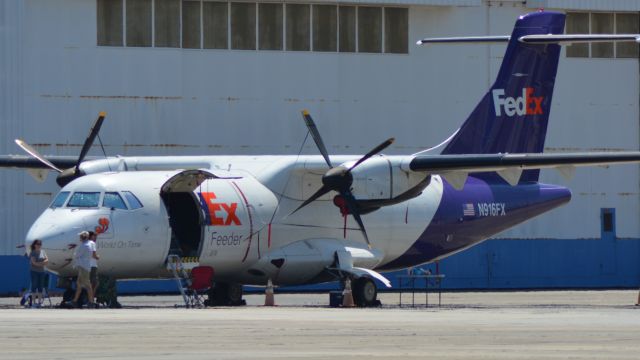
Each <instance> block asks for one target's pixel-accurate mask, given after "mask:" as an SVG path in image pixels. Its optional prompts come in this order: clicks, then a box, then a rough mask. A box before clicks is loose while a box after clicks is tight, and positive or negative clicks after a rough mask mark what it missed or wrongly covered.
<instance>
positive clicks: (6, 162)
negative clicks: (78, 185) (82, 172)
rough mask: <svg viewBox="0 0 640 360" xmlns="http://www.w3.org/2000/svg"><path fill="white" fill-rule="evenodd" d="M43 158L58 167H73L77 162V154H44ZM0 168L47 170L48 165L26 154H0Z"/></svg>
mask: <svg viewBox="0 0 640 360" xmlns="http://www.w3.org/2000/svg"><path fill="white" fill-rule="evenodd" d="M44 158H45V159H47V160H49V161H50V162H51V163H52V164H53V165H55V166H56V167H58V168H60V169H68V168H71V167H74V166H76V163H77V162H78V157H77V156H44ZM0 168H16V169H47V170H49V166H47V165H46V164H44V163H42V162H41V161H40V160H38V159H36V158H34V157H31V156H27V155H0Z"/></svg>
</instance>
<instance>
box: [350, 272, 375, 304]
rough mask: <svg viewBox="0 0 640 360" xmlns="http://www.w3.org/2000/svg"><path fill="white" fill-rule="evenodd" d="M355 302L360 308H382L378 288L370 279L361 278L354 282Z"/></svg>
mask: <svg viewBox="0 0 640 360" xmlns="http://www.w3.org/2000/svg"><path fill="white" fill-rule="evenodd" d="M352 291H353V301H354V302H355V303H356V305H357V306H359V307H373V306H380V300H378V287H377V286H376V283H375V282H373V280H371V279H370V278H367V277H360V278H358V279H356V280H355V281H354V282H353V286H352Z"/></svg>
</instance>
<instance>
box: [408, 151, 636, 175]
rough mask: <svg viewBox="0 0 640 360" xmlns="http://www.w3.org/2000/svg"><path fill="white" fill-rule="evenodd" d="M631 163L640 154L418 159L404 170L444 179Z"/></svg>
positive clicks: (606, 153)
mask: <svg viewBox="0 0 640 360" xmlns="http://www.w3.org/2000/svg"><path fill="white" fill-rule="evenodd" d="M632 163H640V152H638V151H628V152H592V153H589V152H585V153H565V154H545V153H542V154H537V153H529V154H477V155H435V156H433V155H418V156H415V157H414V158H413V159H412V160H411V162H410V163H409V169H408V170H411V171H423V172H428V173H432V174H443V175H444V176H445V177H448V176H449V174H450V173H451V172H460V173H477V172H487V171H498V172H502V171H504V170H506V169H510V168H520V169H523V170H527V169H549V168H567V167H574V166H598V165H611V164H632ZM560 171H563V170H560Z"/></svg>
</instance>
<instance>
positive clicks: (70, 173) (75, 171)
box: [15, 112, 107, 187]
mask: <svg viewBox="0 0 640 360" xmlns="http://www.w3.org/2000/svg"><path fill="white" fill-rule="evenodd" d="M106 115H107V114H106V113H105V112H100V114H98V118H97V119H96V122H95V123H94V124H93V126H92V127H91V131H89V135H88V136H87V139H86V140H85V141H84V144H83V145H82V150H80V155H79V156H78V161H77V162H76V165H75V166H74V167H71V168H68V169H64V170H62V169H60V168H58V167H57V166H55V165H54V164H52V163H51V162H50V161H49V160H47V159H46V158H45V157H44V156H42V155H41V154H40V153H39V152H38V151H37V150H36V149H34V148H33V147H32V146H31V145H29V144H27V143H26V142H24V141H23V140H20V139H16V140H15V142H16V144H18V146H20V147H21V148H22V149H23V150H24V151H26V152H27V153H28V154H29V155H31V156H33V157H34V158H36V159H38V160H40V162H42V163H43V164H45V165H46V166H47V167H48V168H50V169H51V170H54V171H57V172H58V177H57V178H56V182H57V183H58V185H60V187H63V186H65V185H67V184H68V183H70V182H71V181H73V180H75V179H77V178H79V177H81V176H83V175H84V174H83V173H82V170H80V164H82V161H84V158H85V157H86V156H87V153H88V152H89V149H91V146H92V145H93V141H94V140H95V139H96V137H97V136H98V133H99V132H100V128H101V127H102V123H103V122H104V118H105V116H106Z"/></svg>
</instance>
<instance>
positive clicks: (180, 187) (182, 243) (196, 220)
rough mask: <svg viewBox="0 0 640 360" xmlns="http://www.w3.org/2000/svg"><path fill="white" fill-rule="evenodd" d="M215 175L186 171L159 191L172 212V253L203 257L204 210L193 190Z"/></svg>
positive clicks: (170, 212)
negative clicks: (201, 255)
mask: <svg viewBox="0 0 640 360" xmlns="http://www.w3.org/2000/svg"><path fill="white" fill-rule="evenodd" d="M212 177H214V176H213V175H212V174H209V173H207V172H204V171H201V170H187V171H183V172H180V173H178V174H177V175H175V176H173V177H172V178H171V179H169V180H168V181H167V182H166V183H165V184H164V185H163V186H162V190H161V192H160V196H161V197H162V201H163V202H164V205H165V207H166V209H167V214H168V215H169V226H170V228H171V245H170V247H169V254H170V255H179V256H181V257H185V256H195V257H197V256H200V251H201V249H202V236H203V234H204V227H203V221H204V220H203V213H202V209H201V207H200V202H199V201H198V198H197V197H196V194H195V193H194V190H195V189H196V188H197V187H198V186H199V185H200V184H201V183H202V182H203V181H204V180H206V179H207V178H212Z"/></svg>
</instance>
